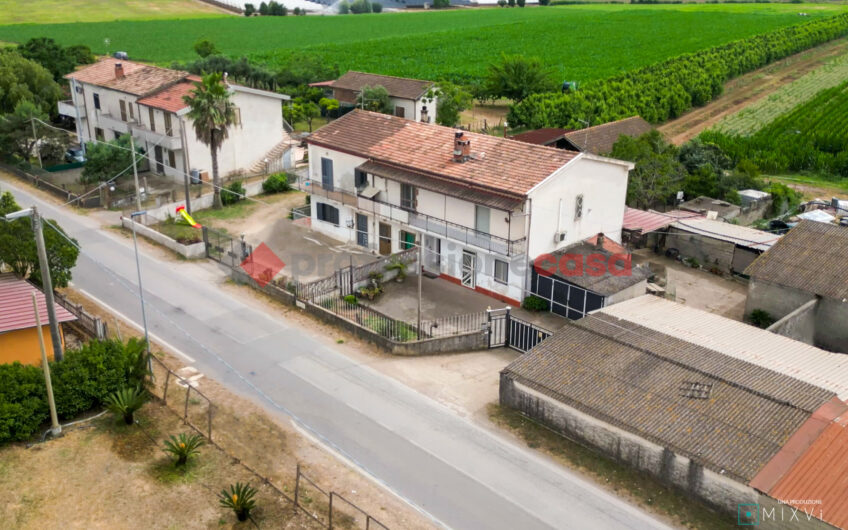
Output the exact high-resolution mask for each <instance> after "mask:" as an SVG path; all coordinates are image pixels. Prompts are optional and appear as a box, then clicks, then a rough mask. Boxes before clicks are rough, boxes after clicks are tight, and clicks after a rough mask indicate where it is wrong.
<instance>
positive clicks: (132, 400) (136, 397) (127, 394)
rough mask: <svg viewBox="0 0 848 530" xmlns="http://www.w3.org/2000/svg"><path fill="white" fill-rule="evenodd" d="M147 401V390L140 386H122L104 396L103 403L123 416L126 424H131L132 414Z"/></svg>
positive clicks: (108, 408) (111, 410) (113, 411)
mask: <svg viewBox="0 0 848 530" xmlns="http://www.w3.org/2000/svg"><path fill="white" fill-rule="evenodd" d="M145 401H147V391H146V390H144V389H143V388H141V387H136V388H132V387H123V388H121V389H120V390H117V391H115V392H113V393H112V394H109V395H108V396H106V399H104V400H103V404H104V405H106V409H107V410H109V412H112V413H114V414H116V415H118V416H122V417H123V418H124V423H126V424H127V425H132V424H133V414H135V411H137V410H138V409H140V408H141V407H142V405H144V402H145Z"/></svg>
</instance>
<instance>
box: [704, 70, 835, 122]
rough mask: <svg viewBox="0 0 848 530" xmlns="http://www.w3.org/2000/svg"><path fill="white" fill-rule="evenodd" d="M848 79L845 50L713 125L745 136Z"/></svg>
mask: <svg viewBox="0 0 848 530" xmlns="http://www.w3.org/2000/svg"><path fill="white" fill-rule="evenodd" d="M846 79H848V53H843V54H842V55H839V56H838V57H835V58H833V59H831V60H829V61H828V62H827V63H825V64H824V65H823V66H821V67H820V68H818V69H816V70H814V71H812V72H810V73H808V74H806V75H804V76H803V77H801V78H800V79H796V80H795V81H793V82H791V83H789V84H786V85H784V86H783V87H781V88H779V89H777V90H775V91H774V92H773V93H772V94H770V95H769V96H767V97H764V98H762V99H760V100H758V101H756V102H754V103H752V104H751V105H748V106H747V107H745V108H744V109H742V110H740V111H739V112H737V113H735V114H731V115H729V116H727V117H725V118H724V119H722V120H721V121H720V122H718V124H716V126H715V128H716V129H717V130H719V131H721V132H724V133H727V134H738V135H743V136H749V135H752V134H755V133H756V132H757V131H759V130H760V129H762V128H764V127H766V126H767V125H768V124H770V123H772V122H773V121H774V120H775V119H777V118H778V117H779V116H781V115H783V114H786V113H787V112H790V111H791V110H792V109H793V108H795V107H797V106H798V105H802V104H804V103H806V102H807V101H809V100H810V99H812V98H814V97H816V95H817V94H819V93H820V92H821V91H822V90H825V89H828V88H832V87H834V86H836V85H839V84H841V83H842V82H844V81H845V80H846Z"/></svg>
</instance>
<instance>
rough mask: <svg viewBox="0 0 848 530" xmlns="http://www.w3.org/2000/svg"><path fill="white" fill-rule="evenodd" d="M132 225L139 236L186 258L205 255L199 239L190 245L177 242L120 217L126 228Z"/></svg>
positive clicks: (122, 224)
mask: <svg viewBox="0 0 848 530" xmlns="http://www.w3.org/2000/svg"><path fill="white" fill-rule="evenodd" d="M133 225H135V231H136V233H137V234H138V235H139V236H141V237H146V238H147V239H150V240H152V241H155V242H157V243H159V244H160V245H162V246H164V247H165V248H169V249H171V250H173V251H174V252H176V253H177V254H180V255H181V256H183V257H184V258H187V259H198V258H205V257H206V245H205V244H204V243H203V242H202V241H201V242H200V243H192V244H190V245H183V244H182V243H179V242H177V241H176V240H174V239H171V238H170V237H168V236H166V235H165V234H163V233H161V232H157V231H156V230H154V229H152V228H148V227H146V226H144V225H143V224H141V223H134V222H133V220H132V219H130V218H127V217H121V226H123V227H124V228H126V229H127V230H132V229H133Z"/></svg>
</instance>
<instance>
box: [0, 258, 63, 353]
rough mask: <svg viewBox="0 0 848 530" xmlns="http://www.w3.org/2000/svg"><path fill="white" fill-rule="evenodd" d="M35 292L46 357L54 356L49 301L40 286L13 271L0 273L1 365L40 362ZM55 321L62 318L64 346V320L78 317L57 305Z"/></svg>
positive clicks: (60, 334) (61, 335)
mask: <svg viewBox="0 0 848 530" xmlns="http://www.w3.org/2000/svg"><path fill="white" fill-rule="evenodd" d="M32 293H35V298H36V303H37V305H38V315H39V318H40V319H41V332H42V335H43V337H44V348H45V350H46V352H47V358H48V359H50V360H52V359H53V339H52V336H51V335H50V323H49V321H48V319H47V302H46V299H45V297H44V293H42V292H41V291H40V290H39V289H38V288H37V287H35V286H34V285H32V284H31V283H29V282H28V281H26V280H22V279H20V278H18V277H17V276H15V275H14V274H11V273H6V274H0V364H7V363H13V362H15V361H17V362H20V363H22V364H35V365H40V364H41V348H40V347H39V342H38V331H39V328H38V327H37V326H36V321H35V311H34V310H33V307H32ZM55 311H56V320H58V321H59V337H60V339H61V340H62V345H63V346H64V340H65V339H64V334H63V333H62V323H63V322H71V321H74V320H76V319H77V317H75V316H74V315H72V314H71V313H70V312H68V310H67V309H65V308H64V307H62V306H60V305H59V304H56V305H55Z"/></svg>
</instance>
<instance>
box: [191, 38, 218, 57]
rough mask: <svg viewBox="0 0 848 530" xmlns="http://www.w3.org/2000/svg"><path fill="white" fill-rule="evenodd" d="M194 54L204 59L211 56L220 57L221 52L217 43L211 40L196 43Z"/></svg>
mask: <svg viewBox="0 0 848 530" xmlns="http://www.w3.org/2000/svg"><path fill="white" fill-rule="evenodd" d="M194 53H196V54H197V55H199V56H201V57H203V58H204V59H205V58H207V57H209V56H210V55H219V54H220V52H219V51H218V48H216V47H215V43H214V42H212V41H211V40H209V39H200V40H198V41H197V42H195V43H194Z"/></svg>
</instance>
